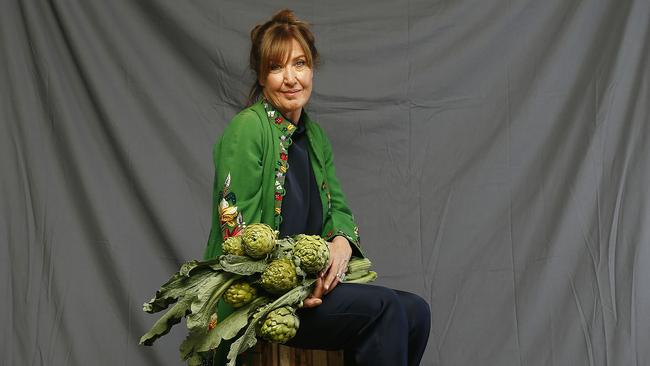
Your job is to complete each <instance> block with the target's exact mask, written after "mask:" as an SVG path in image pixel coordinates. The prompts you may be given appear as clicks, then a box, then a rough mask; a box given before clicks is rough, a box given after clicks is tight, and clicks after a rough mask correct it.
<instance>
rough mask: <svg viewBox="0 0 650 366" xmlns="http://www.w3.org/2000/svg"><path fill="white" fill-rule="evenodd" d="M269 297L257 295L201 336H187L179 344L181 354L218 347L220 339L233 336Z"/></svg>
mask: <svg viewBox="0 0 650 366" xmlns="http://www.w3.org/2000/svg"><path fill="white" fill-rule="evenodd" d="M269 301H270V299H268V298H266V297H258V298H257V299H255V300H253V301H252V302H251V303H249V304H247V305H245V306H243V307H241V308H239V309H237V310H236V311H235V312H233V313H232V314H230V315H228V316H227V317H226V319H224V320H223V321H222V322H218V323H217V326H216V327H215V328H214V329H212V330H210V331H208V332H207V334H206V333H202V334H201V337H196V338H194V339H191V337H188V338H187V339H186V341H187V343H186V342H183V345H181V356H182V354H183V352H185V354H186V355H189V354H190V353H191V352H207V351H210V350H213V349H216V348H217V347H219V344H221V341H222V340H228V339H232V338H234V337H235V336H236V335H237V334H238V333H239V332H240V331H241V330H242V329H243V328H244V327H246V325H248V320H249V318H250V316H251V314H252V313H254V312H255V310H257V308H259V307H260V306H262V305H265V304H266V303H268V302H269Z"/></svg>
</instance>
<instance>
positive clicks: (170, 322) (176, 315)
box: [140, 297, 194, 346]
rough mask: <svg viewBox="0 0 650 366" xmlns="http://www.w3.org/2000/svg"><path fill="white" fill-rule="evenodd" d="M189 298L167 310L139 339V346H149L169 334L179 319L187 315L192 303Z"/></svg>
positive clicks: (191, 299)
mask: <svg viewBox="0 0 650 366" xmlns="http://www.w3.org/2000/svg"><path fill="white" fill-rule="evenodd" d="M193 300H194V299H193V298H191V297H185V298H182V299H181V300H180V301H179V302H177V303H176V304H174V306H172V307H171V309H169V310H167V312H166V313H165V315H163V316H161V317H160V319H158V321H156V323H155V324H154V325H153V327H151V329H150V330H149V331H148V332H147V333H145V334H144V335H143V336H142V337H141V338H140V344H143V345H145V346H151V345H152V344H153V342H155V341H156V339H158V338H160V337H162V336H164V335H165V334H167V333H169V330H170V329H171V328H172V327H173V326H174V325H175V324H178V323H179V322H180V321H181V318H183V316H185V315H186V314H187V312H188V311H189V308H190V306H191V305H192V301H193Z"/></svg>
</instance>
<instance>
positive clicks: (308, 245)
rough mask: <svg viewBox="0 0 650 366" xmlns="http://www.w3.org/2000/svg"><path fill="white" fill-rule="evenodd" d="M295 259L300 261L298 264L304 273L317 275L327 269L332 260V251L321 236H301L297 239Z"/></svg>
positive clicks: (294, 251)
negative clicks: (330, 259)
mask: <svg viewBox="0 0 650 366" xmlns="http://www.w3.org/2000/svg"><path fill="white" fill-rule="evenodd" d="M293 257H294V259H297V260H299V262H298V261H296V263H297V264H298V265H299V266H300V268H302V270H303V271H305V272H307V273H308V274H310V275H315V274H317V273H318V272H320V271H322V270H323V269H325V266H326V265H327V261H328V260H329V258H330V251H329V248H328V247H327V243H326V242H325V240H323V238H321V237H320V236H318V235H303V234H300V235H298V236H297V237H296V245H295V246H294V247H293Z"/></svg>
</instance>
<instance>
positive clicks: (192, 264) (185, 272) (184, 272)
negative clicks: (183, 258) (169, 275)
mask: <svg viewBox="0 0 650 366" xmlns="http://www.w3.org/2000/svg"><path fill="white" fill-rule="evenodd" d="M215 263H219V260H218V259H210V260H207V261H197V260H192V261H189V262H186V263H183V264H182V265H181V268H180V270H179V271H178V273H179V274H180V275H181V276H185V277H190V276H192V275H193V274H194V273H192V272H193V271H195V270H199V269H206V268H211V269H213V270H219V269H220V268H212V266H213V265H214V264H215Z"/></svg>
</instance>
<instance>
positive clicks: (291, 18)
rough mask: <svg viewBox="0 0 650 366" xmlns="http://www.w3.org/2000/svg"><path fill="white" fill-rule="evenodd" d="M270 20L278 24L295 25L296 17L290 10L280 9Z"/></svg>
mask: <svg viewBox="0 0 650 366" xmlns="http://www.w3.org/2000/svg"><path fill="white" fill-rule="evenodd" d="M271 20H273V21H275V22H278V23H287V24H292V23H296V15H295V14H294V13H293V11H291V10H290V9H282V10H280V11H279V12H277V13H275V15H274V16H273V18H272V19H271Z"/></svg>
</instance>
